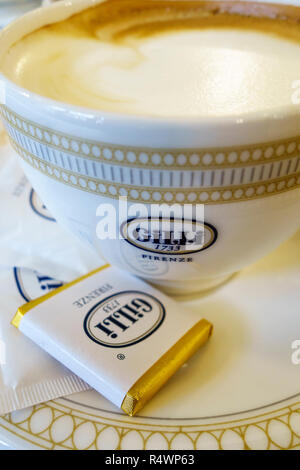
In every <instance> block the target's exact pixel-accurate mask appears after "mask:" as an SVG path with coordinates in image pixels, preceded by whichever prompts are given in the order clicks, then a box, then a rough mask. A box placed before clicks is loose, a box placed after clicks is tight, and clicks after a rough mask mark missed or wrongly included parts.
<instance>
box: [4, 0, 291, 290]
mask: <svg viewBox="0 0 300 470" xmlns="http://www.w3.org/2000/svg"><path fill="white" fill-rule="evenodd" d="M299 57H300V7H299V8H298V7H292V6H286V5H281V4H276V5H275V4H270V3H266V4H264V3H253V2H227V1H222V2H214V1H209V2H204V1H197V0H163V1H157V0H107V1H105V0H104V1H103V0H102V1H101V0H96V1H95V0H76V1H75V0H73V1H72V0H71V1H70V0H68V1H65V2H58V3H55V4H54V5H51V6H48V7H45V8H42V9H38V10H36V11H33V12H30V13H29V14H27V15H25V16H24V17H22V18H20V19H18V20H17V21H15V22H14V23H12V24H10V25H9V26H8V27H7V28H6V29H5V30H4V31H3V32H2V33H1V35H0V73H1V76H0V79H1V88H0V97H1V103H2V104H1V116H2V119H3V122H4V125H5V128H6V130H7V133H8V135H9V138H10V141H11V144H12V146H13V147H14V149H15V151H16V152H17V153H18V155H19V156H20V163H21V165H22V167H23V169H24V171H25V173H26V175H27V177H28V178H29V180H30V181H31V183H32V185H33V187H34V188H35V190H36V191H37V193H38V194H39V195H40V197H41V199H42V200H43V202H44V203H45V204H46V206H47V208H48V209H49V210H50V211H51V212H52V214H53V215H54V216H55V218H56V220H57V221H58V222H59V223H61V224H62V225H64V226H65V227H67V228H68V229H69V230H71V231H72V232H73V233H74V234H76V235H77V236H78V237H80V238H81V239H82V240H84V242H86V243H88V244H89V245H91V246H93V247H94V249H95V251H96V252H97V253H98V254H100V255H101V256H103V257H104V258H105V259H106V260H107V261H108V262H109V263H111V264H112V265H116V266H119V267H120V268H122V269H124V270H126V271H130V272H131V273H133V274H136V275H137V276H140V277H142V278H144V279H146V280H148V281H149V282H151V283H154V284H157V285H158V286H160V287H161V288H163V289H165V290H167V291H168V292H170V293H178V294H181V293H190V292H198V291H203V290H206V289H210V288H212V287H216V286H217V285H219V284H221V283H223V282H224V281H226V280H227V279H229V278H230V277H231V276H232V275H233V274H234V273H236V272H237V271H239V270H240V269H242V268H244V267H246V266H248V265H250V264H251V263H253V262H255V261H256V260H258V259H259V258H261V257H263V256H264V255H266V254H268V253H269V252H271V251H272V250H274V249H275V248H276V247H277V246H279V245H280V244H281V243H282V242H283V241H285V240H286V239H287V238H289V237H290V236H291V235H292V234H293V233H294V232H295V231H296V230H297V229H298V228H299V225H300V219H299V209H300V134H299V129H300V108H299V104H300V59H299Z"/></svg>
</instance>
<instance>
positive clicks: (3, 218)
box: [0, 129, 103, 281]
mask: <svg viewBox="0 0 300 470" xmlns="http://www.w3.org/2000/svg"><path fill="white" fill-rule="evenodd" d="M1 139H2V142H3V139H4V137H3V135H2V136H1V129H0V145H1ZM0 157H1V158H0V207H1V215H0V265H2V266H8V267H11V266H23V267H27V268H30V269H36V270H37V271H40V272H47V273H48V275H50V276H52V277H56V278H58V277H60V278H62V279H63V280H64V281H70V280H72V279H74V278H76V277H78V276H80V275H82V274H85V273H86V272H89V271H91V270H93V269H95V268H97V267H98V266H100V265H101V264H103V261H102V260H101V259H100V258H99V257H98V256H97V254H96V253H95V252H94V251H92V249H91V248H89V247H88V246H85V245H83V243H82V242H81V241H79V240H77V239H76V238H75V237H74V236H73V235H72V234H71V233H69V232H67V231H65V230H64V229H63V228H61V227H60V226H58V224H57V223H56V222H55V220H54V218H53V217H52V215H51V214H50V213H49V212H48V211H47V209H46V207H45V206H44V205H43V203H42V202H41V200H40V199H39V197H38V195H37V194H36V193H35V191H34V190H33V189H32V187H31V185H30V183H29V182H28V180H27V179H26V177H25V176H24V174H23V171H22V169H21V167H20V166H19V164H18V161H17V157H16V155H15V153H14V151H13V150H12V149H10V147H9V145H5V146H1V147H0Z"/></svg>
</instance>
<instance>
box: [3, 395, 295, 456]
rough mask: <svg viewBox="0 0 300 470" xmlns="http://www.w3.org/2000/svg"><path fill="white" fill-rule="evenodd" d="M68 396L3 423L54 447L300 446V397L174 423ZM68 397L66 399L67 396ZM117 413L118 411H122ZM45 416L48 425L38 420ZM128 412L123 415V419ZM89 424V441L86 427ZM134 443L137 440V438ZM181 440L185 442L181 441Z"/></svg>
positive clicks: (7, 428)
mask: <svg viewBox="0 0 300 470" xmlns="http://www.w3.org/2000/svg"><path fill="white" fill-rule="evenodd" d="M62 401H64V400H60V401H52V402H49V403H45V404H42V405H37V406H34V407H32V408H30V409H28V410H24V411H22V412H21V413H20V414H19V413H18V412H16V413H12V414H10V415H6V416H4V417H2V418H0V428H2V429H4V430H5V431H6V433H7V434H8V435H9V433H11V434H13V435H15V436H17V437H19V438H20V439H21V440H23V441H26V442H28V443H30V444H33V445H35V446H37V447H39V448H41V449H48V450H58V449H64V450H79V449H86V450H101V449H111V450H125V449H126V448H128V447H127V446H128V443H129V445H131V447H130V449H132V445H134V448H135V449H136V450H138V449H144V450H151V449H157V448H160V449H169V450H175V449H178V448H182V447H179V446H180V444H181V445H182V443H184V448H185V449H190V450H201V449H207V447H208V446H209V448H210V449H215V450H226V449H228V448H232V445H233V444H234V448H235V449H236V450H238V449H241V450H256V449H257V447H259V449H260V450H292V449H297V448H299V447H300V402H295V403H294V404H292V405H289V406H286V407H283V408H282V407H281V408H280V409H277V410H275V411H272V412H270V411H269V412H266V411H265V412H264V413H261V414H260V415H256V416H252V417H248V418H242V417H240V418H238V417H236V418H235V419H233V420H231V419H230V418H228V420H227V421H225V422H217V423H214V422H211V423H209V420H205V421H206V422H205V423H204V422H203V420H199V422H197V421H196V422H195V423H193V424H180V421H178V420H176V419H172V420H171V422H168V424H161V423H162V422H163V421H161V420H159V419H157V420H155V421H154V422H153V420H151V421H149V420H147V419H146V418H144V419H143V418H140V419H139V418H133V419H131V420H130V418H128V417H124V418H123V417H122V416H121V415H115V414H111V413H109V412H107V413H105V414H103V413H101V414H100V413H96V412H92V411H89V412H86V411H79V410H77V409H76V408H74V407H73V408H72V407H70V406H68V405H66V404H65V403H64V404H62ZM64 402H65V401H64ZM116 416H117V417H116ZM40 418H42V420H43V421H44V425H43V427H42V428H41V426H37V425H36V423H37V422H38V421H39V419H40ZM122 418H123V419H122ZM84 429H86V430H87V432H88V433H89V437H88V436H87V434H86V439H85V446H84V447H82V442H81V441H82V439H80V436H82V431H83V430H84ZM132 443H134V444H132ZM178 444H179V446H178Z"/></svg>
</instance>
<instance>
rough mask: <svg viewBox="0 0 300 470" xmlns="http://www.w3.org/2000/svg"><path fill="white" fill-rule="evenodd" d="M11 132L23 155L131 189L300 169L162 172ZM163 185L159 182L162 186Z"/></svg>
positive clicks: (221, 183)
mask: <svg viewBox="0 0 300 470" xmlns="http://www.w3.org/2000/svg"><path fill="white" fill-rule="evenodd" d="M7 130H8V132H9V135H10V137H11V139H12V140H13V141H14V145H15V146H16V147H17V148H18V150H19V151H20V152H25V153H26V152H27V153H28V154H29V155H31V157H33V158H34V157H36V158H38V159H40V160H42V161H43V162H44V163H46V164H53V165H55V166H56V167H58V168H60V169H61V170H62V171H63V170H67V171H72V172H74V173H76V174H77V175H82V176H84V177H92V178H98V179H103V180H105V181H107V182H108V181H110V182H111V183H119V184H127V185H131V186H143V187H144V186H159V187H163V188H177V189H178V188H190V189H192V188H197V189H198V188H199V187H210V188H213V187H229V186H236V185H245V184H252V183H256V182H265V181H269V180H272V179H274V178H281V177H283V176H288V175H294V174H295V173H297V171H298V170H300V157H297V156H296V157H292V158H290V159H288V160H284V161H278V162H270V163H269V162H268V163H266V164H264V165H253V166H248V167H246V168H241V167H240V168H224V169H218V170H213V169H208V170H206V171H201V170H197V169H194V170H188V169H184V170H180V171H179V170H172V169H169V170H160V169H157V168H155V169H152V168H143V169H141V168H134V167H133V168H129V167H125V168H124V167H123V166H122V165H118V166H114V165H111V164H110V163H103V162H95V161H92V160H86V159H84V158H82V157H81V156H79V155H73V156H72V157H71V156H70V155H68V154H66V153H64V152H59V151H57V150H53V149H50V148H49V147H47V146H45V145H44V144H41V143H37V142H33V141H30V139H28V138H27V137H24V136H22V137H21V135H20V133H18V132H17V131H16V130H15V129H12V128H11V126H7ZM158 182H159V183H158Z"/></svg>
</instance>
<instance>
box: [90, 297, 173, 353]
mask: <svg viewBox="0 0 300 470" xmlns="http://www.w3.org/2000/svg"><path fill="white" fill-rule="evenodd" d="M165 315H166V311H165V308H164V306H163V304H162V303H161V302H160V301H159V300H158V299H156V298H155V297H154V296H152V295H150V294H146V293H144V292H140V291H133V290H132V291H124V292H119V293H117V294H114V295H111V296H109V297H106V298H105V299H104V300H102V301H101V302H99V303H98V304H97V305H95V306H94V307H93V308H92V309H91V310H90V311H89V313H88V314H87V316H86V318H85V320H84V330H85V332H86V334H87V335H88V337H89V338H90V339H91V340H92V341H94V342H95V343H98V344H101V345H102V346H106V347H109V348H124V347H128V346H132V345H134V344H137V343H140V342H141V341H143V340H144V339H146V338H148V337H149V336H150V335H152V334H153V333H154V332H155V331H156V330H157V329H158V328H159V327H160V326H161V324H162V323H163V321H164V319H165Z"/></svg>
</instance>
